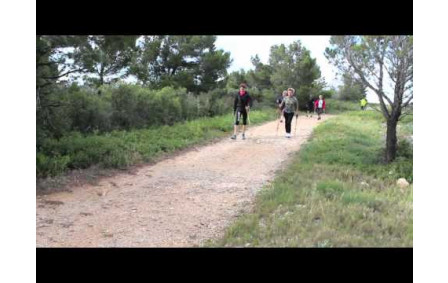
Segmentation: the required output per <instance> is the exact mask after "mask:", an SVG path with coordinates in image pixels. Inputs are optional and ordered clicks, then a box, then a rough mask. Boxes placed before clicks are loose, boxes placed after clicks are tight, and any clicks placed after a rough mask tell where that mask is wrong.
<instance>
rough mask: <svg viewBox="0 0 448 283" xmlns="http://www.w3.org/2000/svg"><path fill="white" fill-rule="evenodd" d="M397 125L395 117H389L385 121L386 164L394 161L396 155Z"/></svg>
mask: <svg viewBox="0 0 448 283" xmlns="http://www.w3.org/2000/svg"><path fill="white" fill-rule="evenodd" d="M397 124H398V117H396V116H391V117H390V118H389V119H388V120H387V134H386V162H387V163H390V162H392V161H394V160H395V157H396V154H397Z"/></svg>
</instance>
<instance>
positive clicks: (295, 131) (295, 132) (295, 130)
mask: <svg viewBox="0 0 448 283" xmlns="http://www.w3.org/2000/svg"><path fill="white" fill-rule="evenodd" d="M298 118H299V115H297V116H296V126H295V128H294V136H296V134H297V119H298Z"/></svg>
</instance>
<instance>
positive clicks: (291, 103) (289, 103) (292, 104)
mask: <svg viewBox="0 0 448 283" xmlns="http://www.w3.org/2000/svg"><path fill="white" fill-rule="evenodd" d="M294 93H295V90H294V89H293V88H288V96H287V97H285V98H284V99H283V101H282V103H281V104H280V107H282V106H283V107H284V110H283V111H284V116H285V130H286V135H285V136H286V137H287V138H291V122H292V119H293V118H294V115H295V116H296V119H297V118H298V116H299V101H298V100H297V98H296V97H294Z"/></svg>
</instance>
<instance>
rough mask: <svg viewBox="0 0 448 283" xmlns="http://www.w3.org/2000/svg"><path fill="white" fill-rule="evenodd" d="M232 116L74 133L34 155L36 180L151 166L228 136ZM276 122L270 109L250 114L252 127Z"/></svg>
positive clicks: (45, 145)
mask: <svg viewBox="0 0 448 283" xmlns="http://www.w3.org/2000/svg"><path fill="white" fill-rule="evenodd" d="M232 119H233V118H232V115H231V114H228V115H223V116H217V117H213V118H201V119H196V120H193V121H188V122H185V123H178V124H175V125H173V126H163V127H155V128H151V129H142V130H133V131H114V132H110V133H106V134H93V135H88V136H83V135H81V134H80V133H77V132H74V133H71V134H70V135H67V136H64V137H63V138H61V139H60V140H47V141H46V142H45V143H44V145H43V148H42V149H41V151H40V152H38V153H37V176H38V177H40V178H43V177H47V176H58V175H61V174H63V173H64V172H67V171H68V170H70V169H80V168H88V167H90V166H93V165H98V166H100V167H101V168H124V167H127V166H130V165H135V164H138V163H142V162H150V161H152V160H154V159H155V158H156V157H158V156H160V155H161V154H164V153H172V152H174V151H177V150H180V149H184V148H187V147H189V146H192V145H195V144H200V143H202V142H205V141H210V140H212V139H214V138H219V137H223V136H225V135H228V134H229V133H230V131H232V130H233V127H232ZM273 119H275V111H274V110H272V109H266V110H254V111H251V113H250V120H251V123H252V124H259V123H262V122H265V121H269V120H273Z"/></svg>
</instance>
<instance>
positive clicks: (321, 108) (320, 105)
mask: <svg viewBox="0 0 448 283" xmlns="http://www.w3.org/2000/svg"><path fill="white" fill-rule="evenodd" d="M325 106H326V105H325V99H324V97H323V96H322V95H319V99H317V100H316V101H315V102H314V109H315V110H316V112H317V120H320V119H321V117H320V115H321V114H322V112H323V113H325Z"/></svg>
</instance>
